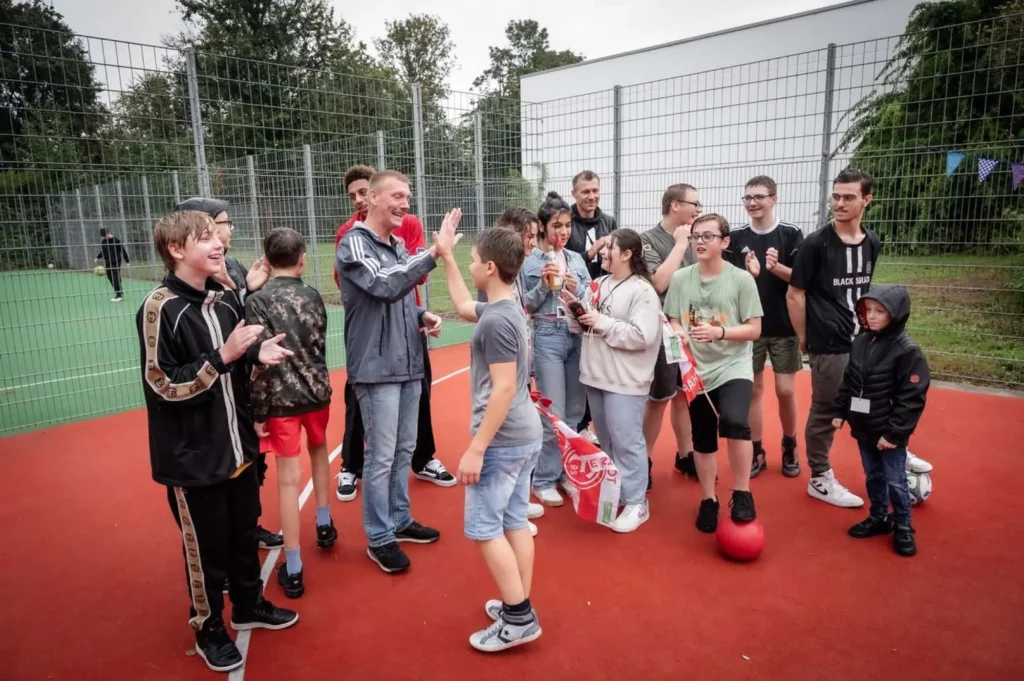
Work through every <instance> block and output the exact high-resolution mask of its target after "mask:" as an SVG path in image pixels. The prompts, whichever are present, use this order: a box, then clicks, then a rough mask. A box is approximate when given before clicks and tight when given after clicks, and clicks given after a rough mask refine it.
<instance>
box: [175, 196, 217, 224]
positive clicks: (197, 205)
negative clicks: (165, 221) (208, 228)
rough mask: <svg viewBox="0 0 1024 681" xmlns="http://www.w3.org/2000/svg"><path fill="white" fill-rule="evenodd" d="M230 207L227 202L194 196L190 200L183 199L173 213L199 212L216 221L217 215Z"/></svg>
mask: <svg viewBox="0 0 1024 681" xmlns="http://www.w3.org/2000/svg"><path fill="white" fill-rule="evenodd" d="M230 206H231V204H229V203H228V202H227V201H221V200H220V199H207V198H204V197H202V196H196V197H193V198H191V199H185V200H184V201H182V202H181V203H179V204H178V205H177V206H175V207H174V212H178V211H179V210H198V211H199V212H201V213H206V214H207V215H209V216H210V217H211V218H214V219H216V217H217V216H218V215H220V214H221V213H223V212H225V211H227V209H228V208H229V207H230Z"/></svg>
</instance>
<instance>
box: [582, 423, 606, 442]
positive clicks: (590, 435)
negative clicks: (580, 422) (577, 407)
mask: <svg viewBox="0 0 1024 681" xmlns="http://www.w3.org/2000/svg"><path fill="white" fill-rule="evenodd" d="M580 436H581V437H582V438H583V439H584V440H586V441H587V442H589V443H590V444H592V445H594V446H595V447H600V446H601V442H600V441H599V440H598V439H597V432H596V431H595V430H594V424H593V423H591V424H590V425H589V426H588V427H586V428H584V429H583V430H581V431H580Z"/></svg>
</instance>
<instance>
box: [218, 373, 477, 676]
mask: <svg viewBox="0 0 1024 681" xmlns="http://www.w3.org/2000/svg"><path fill="white" fill-rule="evenodd" d="M467 371H469V367H462V368H461V369H459V370H458V371H453V372H452V373H450V374H448V375H446V376H442V377H441V378H437V379H434V380H433V381H431V382H430V385H431V386H435V385H437V384H438V383H441V382H443V381H447V380H448V379H449V378H454V377H455V376H458V375H459V374H464V373H466V372H467ZM339 454H341V445H338V446H337V447H335V448H334V451H333V452H331V455H330V456H329V457H328V461H329V462H330V463H334V460H335V459H337V458H338V455H339ZM312 494H313V479H312V478H310V479H309V480H308V481H307V482H306V486H305V487H304V488H302V494H300V495H299V511H301V510H302V507H303V506H305V505H306V502H307V501H309V497H310V496H311V495H312ZM280 555H281V549H280V548H274V549H271V550H270V552H269V553H268V554H267V559H266V560H265V561H263V569H261V570H260V578H261V579H262V580H263V590H264V591H266V590H267V584H268V580H269V579H270V575H271V574H272V573H273V571H274V565H275V564H276V563H277V558H278V556H280ZM300 617H301V616H300ZM251 636H252V630H247V631H240V632H238V636H237V637H236V638H235V645H236V646H237V647H238V652H240V653H241V654H242V666H241V667H239V668H238V669H235V670H234V671H232V672H231V673H230V674H228V681H242V680H243V679H244V678H245V666H246V665H245V658H246V656H247V655H248V654H249V638H250V637H251Z"/></svg>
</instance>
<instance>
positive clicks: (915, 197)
mask: <svg viewBox="0 0 1024 681" xmlns="http://www.w3.org/2000/svg"><path fill="white" fill-rule="evenodd" d="M1022 13H1024V2H1022V0H1013V1H1011V2H1007V1H1006V0H1001V1H999V0H948V1H946V2H934V3H922V4H920V5H918V6H917V7H916V8H915V9H914V11H913V12H912V14H911V16H910V20H909V22H908V24H907V29H906V33H905V35H904V36H903V37H902V38H901V39H900V41H899V43H898V45H897V47H896V51H895V54H894V55H893V57H892V58H891V59H890V60H889V61H888V63H887V64H886V66H885V68H884V69H883V71H882V72H881V74H880V75H879V78H878V81H879V87H878V88H877V89H876V90H875V91H874V92H872V93H871V94H870V95H869V96H868V97H866V98H864V99H863V100H861V101H860V102H859V103H858V104H857V105H856V106H855V107H854V108H853V110H852V111H851V115H852V123H851V126H850V128H849V130H848V132H847V133H846V134H845V136H844V137H843V139H842V140H841V143H840V145H839V148H838V151H839V152H842V151H847V150H849V149H853V150H854V152H853V157H852V160H851V165H853V166H856V167H860V168H864V169H865V170H868V171H869V172H871V173H872V174H873V175H874V176H875V177H876V188H875V190H874V194H875V196H876V203H875V205H874V206H873V209H872V210H871V211H870V212H869V219H870V222H871V224H872V227H874V228H876V229H878V230H879V231H880V232H881V233H882V234H883V235H885V236H886V237H887V238H888V239H890V240H891V241H898V242H900V243H908V242H909V243H910V244H912V246H911V248H912V249H913V250H917V251H922V252H928V251H933V250H944V251H949V250H962V251H988V252H992V251H993V250H999V249H1000V248H1001V247H1000V246H999V245H998V244H1004V245H1005V246H1004V248H1011V249H1013V248H1018V249H1019V248H1020V244H1021V240H1022V238H1024V221H1022V219H1021V214H1020V212H1019V211H1017V212H1014V210H1013V208H1014V206H1019V203H1020V198H1019V196H1017V195H1014V193H1013V192H1012V191H1011V185H1010V179H1009V163H1008V162H1010V161H1021V160H1024V126H1022V125H1021V112H1022V111H1024V90H1021V88H1020V87H1019V86H1018V82H1019V73H1020V70H1021V67H1022V66H1024V52H1022V51H1021V49H1020V36H1021V35H1022V34H1024V14H1022ZM947 151H960V152H965V153H967V154H969V155H970V156H972V157H975V158H976V157H978V156H982V157H986V158H992V159H997V160H999V161H1001V162H1002V163H1001V164H1000V167H1001V168H1002V171H1001V175H1000V171H999V170H998V169H997V171H996V172H995V173H993V174H992V175H991V176H990V177H989V178H988V179H986V180H985V182H983V183H979V182H978V175H977V167H976V165H975V163H974V162H973V161H966V160H965V162H964V163H962V164H961V166H960V168H959V169H958V170H957V172H956V173H954V175H953V176H952V177H947V176H946V152H947ZM1014 241H1015V242H1016V246H1013V245H1011V244H1012V242H1014ZM992 244H997V245H995V246H993V245H992Z"/></svg>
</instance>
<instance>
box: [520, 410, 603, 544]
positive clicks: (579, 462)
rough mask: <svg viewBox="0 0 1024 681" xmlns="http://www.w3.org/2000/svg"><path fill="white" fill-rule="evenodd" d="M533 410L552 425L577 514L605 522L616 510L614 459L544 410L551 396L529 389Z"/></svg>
mask: <svg viewBox="0 0 1024 681" xmlns="http://www.w3.org/2000/svg"><path fill="white" fill-rule="evenodd" d="M530 398H531V399H532V400H533V403H534V405H535V406H536V407H537V411H539V412H540V413H541V415H543V416H544V417H545V418H547V419H548V421H550V422H551V425H552V426H553V427H554V429H555V435H556V436H557V438H558V449H559V451H560V452H561V453H562V467H563V468H564V469H565V476H566V477H567V478H568V479H569V487H570V489H571V496H572V505H573V508H575V509H576V515H577V516H579V517H580V518H582V519H584V520H587V521H590V522H595V523H597V524H598V525H604V526H606V527H607V526H609V525H611V524H612V522H614V521H615V517H616V515H618V512H619V492H620V488H621V478H620V477H619V469H618V468H617V467H616V466H615V462H614V461H612V458H611V457H610V456H608V455H607V454H606V453H605V452H604V451H603V450H602V449H601V448H600V447H597V446H595V445H594V444H593V443H591V442H590V441H589V440H587V439H586V438H584V437H582V436H581V435H580V434H579V433H577V432H576V431H575V430H573V429H572V428H570V427H569V426H567V425H566V424H565V422H564V421H562V419H560V418H558V417H557V416H555V415H554V414H552V413H551V412H549V411H548V407H550V406H551V400H549V399H548V398H546V397H544V396H543V395H541V394H540V392H538V391H536V390H535V391H532V392H531V393H530Z"/></svg>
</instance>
